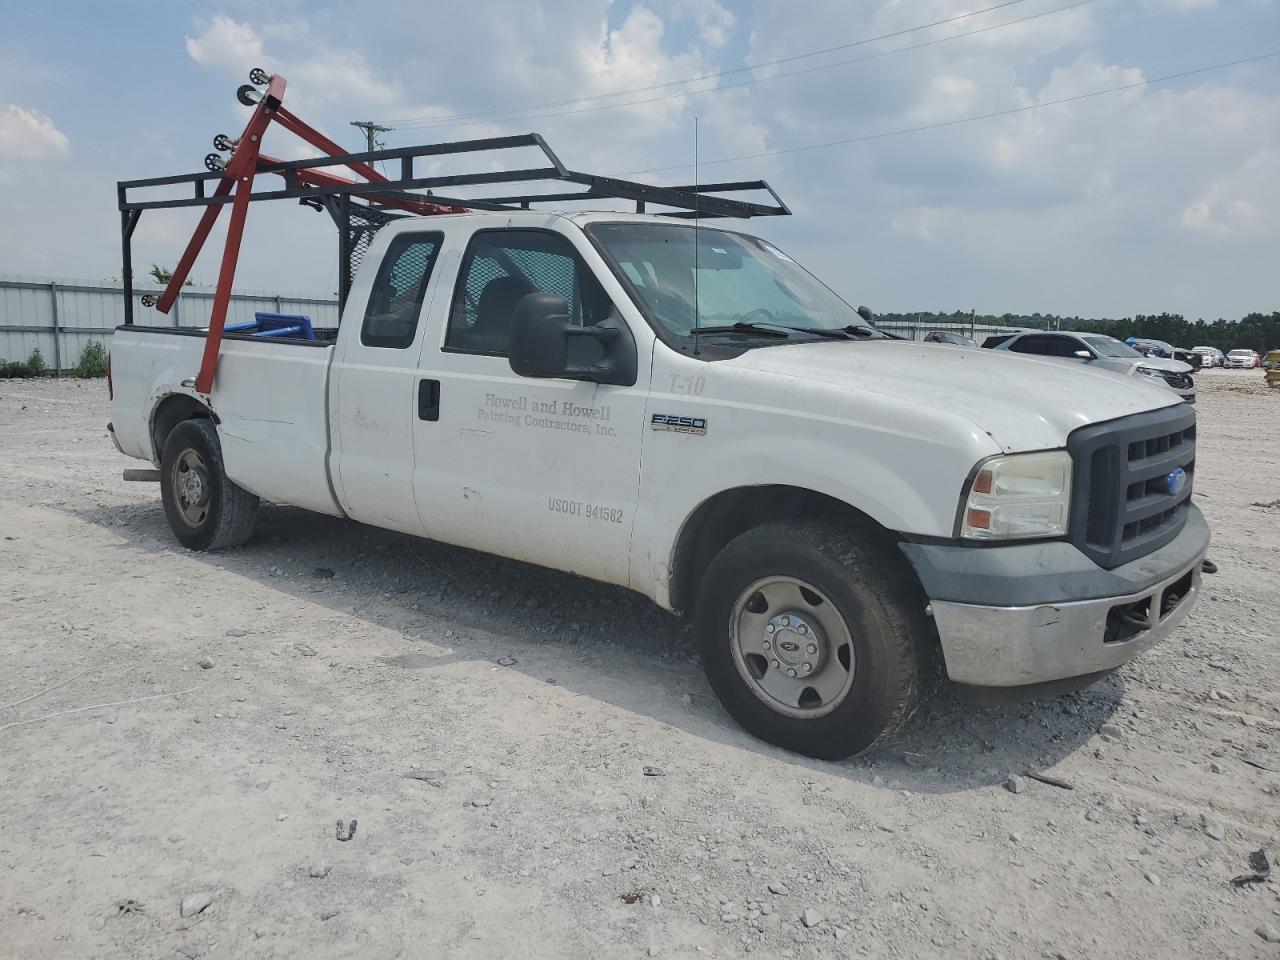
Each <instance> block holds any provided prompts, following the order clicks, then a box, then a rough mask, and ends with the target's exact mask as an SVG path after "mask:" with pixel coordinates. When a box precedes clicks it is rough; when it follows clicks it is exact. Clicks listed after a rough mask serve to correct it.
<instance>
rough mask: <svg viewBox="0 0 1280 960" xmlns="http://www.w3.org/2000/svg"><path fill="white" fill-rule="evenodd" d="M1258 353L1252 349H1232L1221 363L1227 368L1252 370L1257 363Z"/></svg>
mask: <svg viewBox="0 0 1280 960" xmlns="http://www.w3.org/2000/svg"><path fill="white" fill-rule="evenodd" d="M1258 359H1259V358H1258V355H1257V354H1256V353H1254V352H1253V351H1252V350H1244V349H1242V350H1232V351H1231V352H1230V353H1228V354H1227V362H1226V363H1224V364H1223V366H1224V367H1226V368H1227V369H1228V370H1252V369H1253V368H1254V367H1256V366H1257V365H1258Z"/></svg>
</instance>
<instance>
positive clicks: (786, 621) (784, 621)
mask: <svg viewBox="0 0 1280 960" xmlns="http://www.w3.org/2000/svg"><path fill="white" fill-rule="evenodd" d="M782 625H783V626H784V627H789V626H791V618H790V617H783V618H782Z"/></svg>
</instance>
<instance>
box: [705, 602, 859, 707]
mask: <svg viewBox="0 0 1280 960" xmlns="http://www.w3.org/2000/svg"><path fill="white" fill-rule="evenodd" d="M729 645H730V648H731V650H732V652H733V662H734V665H735V666H736V667H737V668H738V673H739V674H740V675H741V676H742V679H743V682H744V683H746V685H747V687H748V688H750V690H751V692H752V693H753V694H755V695H756V696H757V697H758V698H759V699H760V700H762V701H764V703H766V704H767V705H768V706H769V707H770V708H771V709H773V710H776V711H777V712H779V713H782V714H785V715H787V716H790V717H800V718H806V719H812V718H814V717H821V716H824V715H825V714H828V713H830V712H831V711H832V710H834V709H835V708H836V707H838V706H840V704H841V703H843V702H844V700H845V698H846V697H848V695H849V690H850V689H851V688H852V687H853V677H854V673H855V672H856V668H857V663H856V658H855V656H854V652H853V638H852V637H851V636H850V634H849V627H848V625H847V624H846V623H845V621H844V617H843V616H841V614H840V611H839V610H837V609H836V606H835V604H834V603H832V602H831V600H830V598H829V597H827V596H826V595H825V594H824V593H823V592H822V591H821V590H819V589H817V588H816V587H814V586H813V585H812V584H809V583H805V582H804V581H803V580H797V579H795V578H794V577H766V578H764V579H762V580H757V581H756V582H755V583H753V584H751V586H749V587H747V589H745V590H743V591H742V593H741V594H740V595H739V596H738V599H737V601H736V602H735V603H734V605H733V612H732V613H731V614H730V618H729Z"/></svg>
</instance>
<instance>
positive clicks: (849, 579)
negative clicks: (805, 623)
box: [696, 520, 936, 760]
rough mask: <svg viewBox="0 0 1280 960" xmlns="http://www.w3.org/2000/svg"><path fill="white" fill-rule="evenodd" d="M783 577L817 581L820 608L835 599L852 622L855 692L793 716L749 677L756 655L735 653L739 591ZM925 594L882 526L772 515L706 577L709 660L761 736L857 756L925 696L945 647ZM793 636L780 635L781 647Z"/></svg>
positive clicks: (808, 750) (826, 753) (720, 689)
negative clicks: (889, 548)
mask: <svg viewBox="0 0 1280 960" xmlns="http://www.w3.org/2000/svg"><path fill="white" fill-rule="evenodd" d="M774 577H777V578H786V579H794V580H797V581H803V583H805V584H808V585H811V586H812V587H813V588H816V589H815V591H811V593H810V594H808V595H810V596H813V595H815V594H816V593H819V592H820V594H825V597H820V599H819V604H818V605H815V607H814V610H815V611H817V610H818V607H820V606H821V603H823V602H826V600H827V598H829V599H830V602H831V603H832V604H834V607H835V612H837V613H838V614H839V615H840V617H841V618H842V619H843V623H844V625H846V626H847V638H848V643H847V644H846V647H847V648H848V649H851V651H852V659H851V662H852V666H850V664H849V663H845V664H844V668H845V674H846V677H847V678H846V679H845V680H844V681H843V682H844V683H845V685H846V686H845V689H846V690H847V692H846V693H844V694H843V699H842V700H838V699H837V698H836V697H832V698H831V700H832V703H834V704H835V705H834V706H829V707H824V708H822V709H828V710H829V712H827V713H825V714H822V715H818V716H793V715H788V714H787V713H785V712H783V711H782V710H780V709H777V708H775V706H774V705H772V704H771V703H769V702H766V699H767V695H766V694H765V693H763V692H760V686H758V685H755V686H753V685H752V684H751V683H749V681H748V680H747V679H746V677H745V676H744V671H746V670H748V669H750V668H748V667H747V666H746V660H747V658H746V657H743V656H742V655H740V654H737V653H735V645H736V644H737V643H738V641H737V640H736V639H735V637H736V636H737V634H736V632H735V627H734V623H735V622H737V617H738V615H739V614H738V611H739V610H740V609H742V608H739V607H738V602H739V599H740V598H743V597H746V596H748V593H747V591H748V590H750V589H751V588H752V587H753V586H754V585H757V584H759V583H761V582H763V581H767V580H768V579H769V578H774ZM756 596H758V595H756ZM925 602H926V601H925V599H924V597H923V596H922V595H921V593H920V590H919V588H918V586H917V585H916V584H915V582H914V579H913V578H912V576H911V574H910V571H909V568H907V566H906V564H905V562H903V561H901V560H900V559H899V558H896V557H893V556H886V549H885V548H884V547H881V546H879V545H878V543H877V542H876V540H875V538H874V536H873V535H868V534H866V533H865V532H862V531H859V530H857V529H855V528H852V527H848V526H839V525H833V524H829V523H822V522H819V521H810V520H782V521H775V522H771V523H767V524H764V525H762V526H759V527H756V528H754V529H752V530H749V531H747V532H746V533H744V534H742V535H741V536H739V537H737V538H736V539H734V540H733V541H731V542H730V543H729V544H728V545H727V546H726V547H725V548H724V549H723V550H721V552H720V553H719V555H718V556H716V558H715V559H714V560H713V561H712V562H711V564H710V566H709V567H708V568H707V572H706V575H705V576H704V577H703V580H702V583H701V585H700V588H699V594H698V604H697V613H696V626H697V635H698V644H699V649H700V652H701V656H702V664H703V669H704V670H705V671H706V674H707V679H708V680H709V681H710V683H711V687H712V689H713V690H715V693H716V696H717V697H719V698H720V702H721V703H722V704H723V705H724V708H725V709H726V710H728V711H729V713H730V714H731V715H732V716H733V718H734V719H735V720H737V721H738V723H740V724H741V725H742V726H743V727H744V728H745V729H746V730H747V731H748V732H750V733H752V734H754V735H755V736H757V737H759V738H760V739H761V740H765V741H767V742H769V743H773V744H776V745H778V746H780V747H785V748H786V749H788V750H794V751H796V752H797V753H803V754H805V755H807V756H811V757H817V758H819V759H823V760H838V759H842V758H845V757H849V756H852V755H854V754H856V753H860V752H862V751H864V750H866V749H868V748H870V747H872V746H873V745H875V744H876V743H878V742H880V741H881V740H883V739H884V738H886V737H887V736H889V735H890V734H891V733H893V732H894V731H895V730H897V729H898V728H899V727H901V726H902V724H903V723H905V722H906V721H907V720H908V719H909V718H910V717H911V715H912V714H913V713H914V712H915V709H916V707H917V706H918V705H919V702H920V699H921V697H922V695H923V692H924V690H925V687H926V686H927V684H928V681H929V678H930V677H931V676H932V674H933V672H934V671H933V663H934V655H933V652H932V651H934V650H935V649H936V647H935V644H934V642H933V630H932V628H931V626H930V624H929V621H928V619H927V618H926V616H925V613H924V607H925ZM750 606H751V602H750V601H748V602H747V604H746V609H750ZM768 612H772V609H771V608H770V610H769V611H768ZM757 615H760V614H757ZM825 615H826V616H829V615H830V611H829V610H828V611H827V613H826V614H825ZM796 622H799V621H796ZM797 629H798V628H797ZM780 636H782V634H781V633H778V634H775V635H774V636H773V639H774V640H775V641H778V638H779V637H780ZM784 645H785V641H781V642H777V646H776V647H775V648H774V650H775V652H777V651H778V650H781V649H782V647H783V646H784ZM792 646H794V644H793V645H792ZM810 649H812V648H810ZM748 656H754V655H748ZM800 656H801V657H803V656H804V654H800ZM846 657H847V654H846V656H842V658H841V659H842V660H844V659H846ZM756 659H757V661H759V660H763V659H764V658H760V657H757V658H756ZM739 663H742V664H743V666H742V668H741V669H740V667H739ZM772 664H773V666H775V667H776V666H778V661H777V660H774V661H772ZM804 666H808V664H805V665H804ZM767 669H768V668H767V666H766V667H765V671H766V672H767ZM823 669H826V668H825V667H824V668H823ZM848 675H851V676H848ZM791 676H793V677H794V676H795V674H794V673H792V674H791ZM786 682H787V681H783V683H786ZM796 682H797V683H799V682H800V681H796ZM810 692H811V691H809V690H806V691H805V694H804V695H802V699H801V701H800V703H801V704H803V702H804V701H803V696H805V695H808V694H809V693H810Z"/></svg>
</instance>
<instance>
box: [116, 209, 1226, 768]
mask: <svg viewBox="0 0 1280 960" xmlns="http://www.w3.org/2000/svg"><path fill="white" fill-rule="evenodd" d="M203 347H204V334H203V333H202V332H201V331H198V330H181V329H174V328H172V327H167V326H166V327H145V326H122V327H119V328H118V329H117V330H116V332H115V336H114V340H113V343H112V350H111V361H112V376H113V399H112V413H111V417H112V425H111V433H112V436H113V437H114V440H115V443H116V445H117V446H118V447H119V449H120V451H121V452H122V453H124V454H126V455H127V456H130V457H137V458H140V459H142V460H148V461H151V463H152V464H154V465H155V466H156V467H158V468H159V471H160V475H161V492H162V498H163V502H164V509H165V512H166V514H167V515H168V519H169V523H170V525H171V526H172V528H173V531H174V534H175V536H176V537H177V538H178V540H179V541H180V542H181V543H183V544H184V545H186V546H188V547H190V548H192V549H198V550H208V549H217V548H222V547H232V546H236V545H238V544H242V543H244V542H245V541H246V540H248V539H249V538H250V536H251V535H252V532H253V526H254V518H255V513H256V510H257V506H258V502H259V500H268V501H271V502H273V503H278V504H290V505H293V506H295V507H302V508H306V509H308V510H315V511H318V512H320V513H326V514H331V515H333V516H338V517H349V518H351V519H353V520H356V521H359V522H361V523H367V524H371V525H374V526H378V527H385V528H387V529H391V530H398V531H403V532H405V533H408V534H413V535H416V536H422V537H429V538H431V539H435V540H440V541H445V542H448V543H453V544H460V545H463V546H466V547H471V548H474V549H477V550H483V551H487V552H490V553H494V554H499V555H501V556H505V557H511V558H515V559H518V560H523V561H528V562H531V563H535V564H541V565H543V566H547V567H553V568H556V569H560V570H567V571H571V572H573V573H577V574H580V575H582V576H584V577H589V578H592V579H595V580H601V581H605V582H608V583H613V584H619V585H622V586H625V587H629V588H631V589H633V590H636V591H639V592H640V593H643V594H644V595H646V596H648V597H650V598H651V599H652V600H653V601H654V602H655V603H657V604H659V605H660V606H662V607H664V608H666V609H668V610H673V611H679V612H684V613H687V614H690V615H691V616H693V617H695V618H696V624H697V635H698V643H699V649H700V653H701V658H702V663H703V665H704V667H705V670H706V673H707V677H708V679H709V680H710V683H711V686H712V687H713V688H714V690H715V692H716V693H717V695H718V696H719V698H720V700H721V702H722V703H723V704H724V706H725V708H726V709H727V710H728V711H729V713H731V714H732V715H733V716H734V717H735V718H736V719H737V720H738V721H739V722H740V723H741V724H742V725H743V726H744V727H746V728H747V729H748V730H749V731H751V732H752V733H754V734H756V735H757V736H759V737H761V738H763V739H765V740H768V741H771V742H773V743H776V744H781V745H783V746H785V747H788V748H790V749H793V750H796V751H799V752H802V753H806V754H810V755H812V756H816V757H824V758H837V757H843V756H848V755H851V754H853V753H856V752H858V751H860V750H863V749H866V748H867V747H869V746H871V745H872V744H873V743H875V742H877V741H878V740H880V739H881V738H883V737H884V736H885V735H886V734H887V733H889V732H890V731H892V730H893V729H894V728H896V727H897V726H899V725H900V724H901V723H902V722H903V721H904V720H905V719H906V718H907V717H908V716H910V714H911V713H912V710H913V709H914V707H915V706H916V704H917V702H918V700H919V698H920V696H921V694H922V692H923V691H925V690H926V689H927V688H928V686H929V682H930V680H931V677H932V675H934V674H936V673H937V668H936V666H935V665H936V664H937V663H938V662H939V660H940V661H941V662H942V663H943V664H944V665H945V671H946V674H947V675H948V676H949V677H950V679H951V680H952V681H955V682H957V683H960V684H966V685H971V686H977V687H1002V688H1015V687H1017V688H1028V692H1031V693H1036V692H1044V691H1049V690H1057V689H1062V688H1063V687H1064V686H1066V685H1081V684H1083V683H1085V682H1088V681H1090V680H1092V679H1094V678H1096V677H1097V676H1100V675H1101V674H1103V673H1105V672H1107V671H1110V670H1113V669H1114V668H1116V667H1118V666H1119V665H1120V664H1123V663H1125V662H1126V661H1128V660H1129V659H1131V658H1132V657H1134V656H1135V655H1137V654H1138V653H1140V652H1141V651H1143V650H1146V649H1147V648H1149V647H1150V646H1152V645H1153V644H1154V643H1156V642H1157V641H1159V640H1160V639H1162V638H1163V637H1165V636H1167V635H1168V634H1169V632H1170V631H1171V630H1173V629H1174V628H1175V627H1176V626H1177V625H1178V624H1179V623H1181V622H1182V621H1183V620H1184V619H1185V618H1186V616H1187V613H1188V611H1189V610H1190V608H1191V606H1192V604H1193V602H1194V601H1195V598H1196V594H1197V590H1198V587H1199V584H1200V575H1201V567H1202V561H1203V560H1204V558H1205V552H1206V550H1207V548H1208V543H1209V531H1208V528H1207V526H1206V524H1205V521H1204V519H1203V518H1202V516H1201V514H1200V511H1199V510H1198V509H1197V508H1196V506H1195V505H1193V504H1192V502H1191V477H1192V473H1193V471H1194V469H1195V448H1196V445H1195V431H1196V425H1195V410H1194V408H1193V407H1191V406H1189V405H1187V404H1184V403H1182V402H1181V401H1180V400H1179V398H1178V396H1177V395H1176V394H1174V393H1173V392H1172V391H1170V390H1168V389H1167V388H1166V387H1165V386H1164V385H1163V384H1152V383H1146V382H1142V381H1141V380H1140V379H1138V378H1122V377H1117V376H1115V375H1113V374H1110V373H1105V372H1101V373H1099V372H1094V371H1092V370H1090V369H1089V368H1087V367H1081V368H1080V369H1074V368H1069V367H1064V366H1063V365H1061V364H1059V363H1056V362H1053V361H1051V360H1041V359H1036V358H1034V357H1026V356H1018V355H1015V354H1012V353H1008V352H1005V351H994V350H939V349H937V348H936V347H932V346H928V345H924V344H915V343H910V342H906V341H902V340H899V339H896V338H891V337H888V336H885V335H884V334H882V333H881V332H879V331H877V330H876V329H875V328H874V326H873V325H872V324H870V323H868V322H867V320H866V319H864V316H862V315H860V314H859V313H858V312H857V311H855V310H854V309H852V308H851V307H850V306H849V305H848V304H846V303H845V302H844V301H843V300H841V299H840V298H839V297H837V296H836V295H835V294H834V293H832V292H831V291H830V290H829V289H828V288H827V287H825V286H823V285H822V284H821V283H820V282H819V281H818V280H816V279H815V278H814V277H813V276H812V275H811V274H809V273H808V272H806V271H805V270H804V269H803V268H801V267H800V266H799V265H798V264H797V263H796V262H795V261H794V260H792V259H791V258H790V257H789V256H787V255H786V254H785V253H783V252H781V251H780V250H778V249H777V248H776V247H774V246H772V245H771V244H769V243H766V242H764V241H762V240H759V239H756V238H754V237H751V236H749V235H746V234H744V233H739V232H735V231H731V230H727V229H722V228H720V227H718V226H716V227H711V226H707V225H706V224H705V223H703V224H701V225H697V224H694V223H692V222H689V221H679V220H673V219H671V218H668V217H658V216H649V215H631V214H613V213H592V214H559V213H548V212H539V211H510V212H473V213H466V214H457V215H444V216H435V217H427V218H408V219H404V220H399V221H396V222H394V223H391V224H390V225H388V226H385V227H383V228H382V229H381V230H380V231H379V232H378V233H377V235H376V239H375V240H374V241H373V243H372V245H371V246H370V247H369V249H368V252H367V254H366V256H365V258H364V265H363V267H362V268H361V271H360V272H359V273H358V274H357V276H356V278H355V280H354V283H353V285H352V287H351V289H350V293H349V296H348V298H347V302H346V305H345V309H344V311H343V315H342V319H341V323H340V326H339V329H338V330H336V331H335V330H321V331H318V332H317V333H316V336H315V339H312V340H302V339H289V338H271V339H264V338H261V337H255V336H250V335H235V334H229V335H228V336H227V337H226V338H225V339H224V341H223V344H222V349H221V354H220V358H219V360H218V366H217V376H216V380H215V382H214V385H213V387H212V390H211V392H210V393H208V394H207V395H206V394H201V393H199V392H198V391H197V390H196V389H195V386H194V379H193V377H194V374H195V371H196V369H197V367H198V366H199V364H200V359H201V352H202V350H203Z"/></svg>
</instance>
